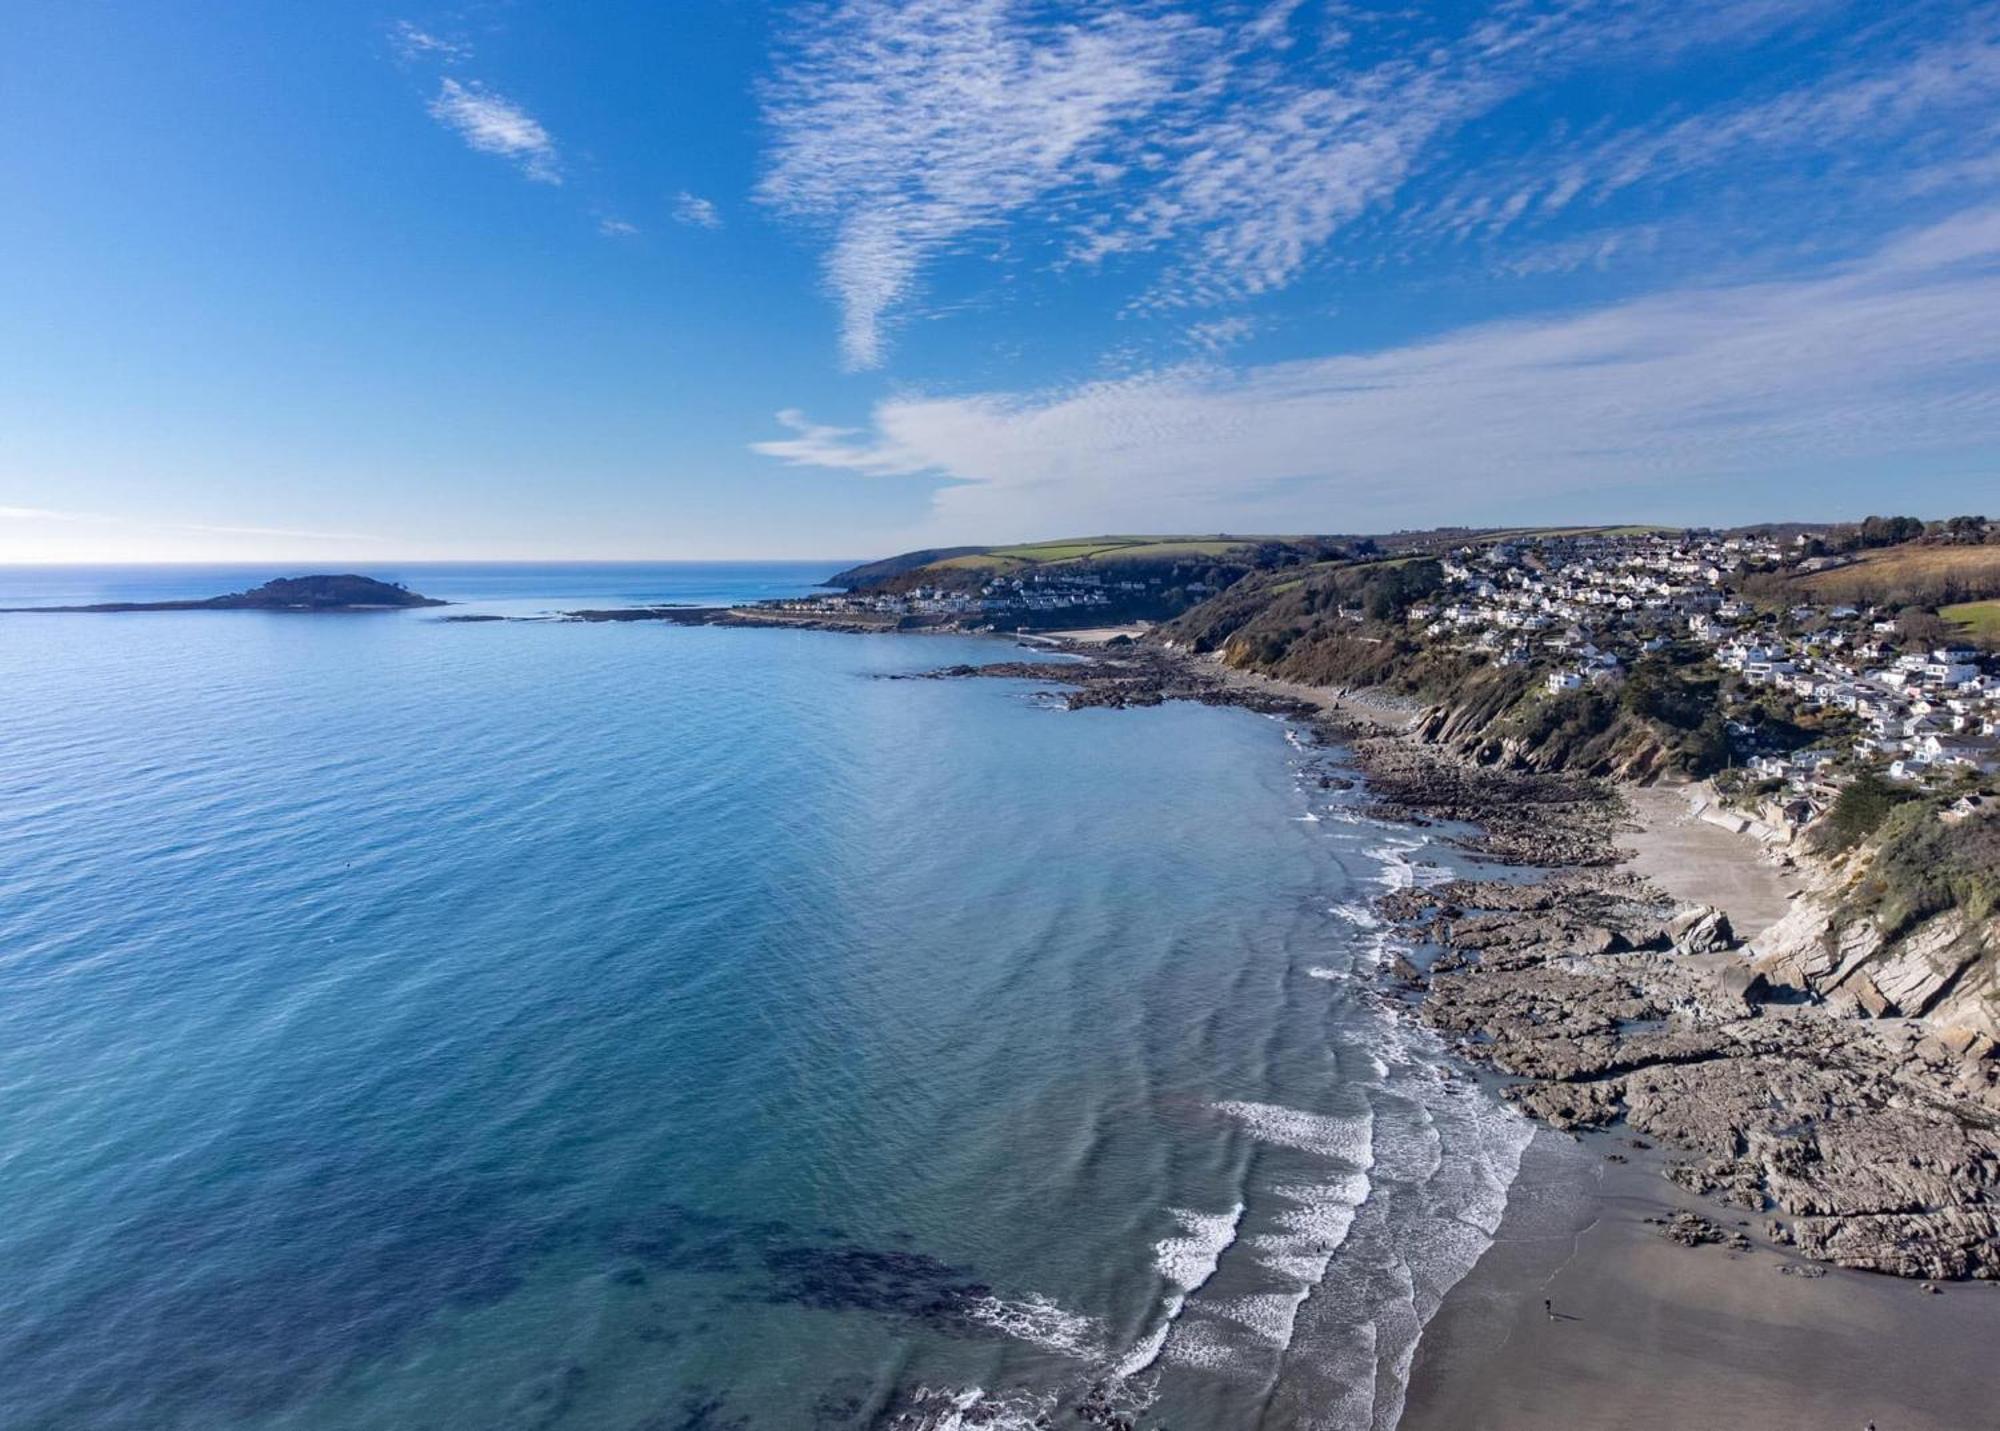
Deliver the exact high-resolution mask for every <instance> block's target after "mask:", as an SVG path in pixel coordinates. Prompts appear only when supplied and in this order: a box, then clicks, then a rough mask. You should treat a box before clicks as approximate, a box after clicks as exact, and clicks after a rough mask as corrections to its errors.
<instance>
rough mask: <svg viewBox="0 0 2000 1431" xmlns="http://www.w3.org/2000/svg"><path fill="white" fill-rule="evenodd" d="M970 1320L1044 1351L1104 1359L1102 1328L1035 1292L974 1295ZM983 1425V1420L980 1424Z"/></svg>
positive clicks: (1094, 1319) (1095, 1359)
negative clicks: (1013, 1296)
mask: <svg viewBox="0 0 2000 1431" xmlns="http://www.w3.org/2000/svg"><path fill="white" fill-rule="evenodd" d="M966 1315H967V1316H968V1317H970V1318H971V1319H972V1320H973V1321H975V1322H979V1323H981V1324H982V1325H985V1326H988V1327H991V1328H993V1329H994V1330H995V1331H997V1332H1001V1333H1004V1334H1005V1335H1007V1336H1010V1337H1012V1338H1014V1340H1016V1341H1021V1342H1027V1343H1029V1344H1030V1345H1033V1346H1038V1347H1041V1348H1043V1349H1044V1350H1047V1351H1053V1352H1060V1353H1061V1354H1062V1355H1064V1356H1069V1357H1075V1358H1076V1359H1077V1360H1078V1361H1102V1360H1103V1359H1104V1354H1105V1353H1104V1342H1105V1337H1104V1328H1103V1326H1102V1324H1100V1323H1099V1322H1098V1320H1097V1319H1096V1318H1095V1317H1090V1316H1086V1315H1084V1314H1083V1313H1082V1312H1072V1311H1070V1310H1069V1309H1068V1308H1066V1307H1062V1306H1058V1305H1057V1304H1056V1303H1054V1302H1052V1301H1050V1300H1049V1299H1048V1298H1047V1297H1044V1296H1042V1295H1040V1294H1039V1293H1031V1294H1030V1295H1028V1296H1026V1297H1024V1298H1022V1299H1021V1300H1020V1301H1017V1302H1009V1301H1003V1300H1001V1299H1000V1298H998V1297H990V1296H989V1297H978V1298H975V1299H974V1300H973V1301H972V1302H971V1303H970V1304H968V1306H967V1307H966ZM982 1424H983V1423H982Z"/></svg>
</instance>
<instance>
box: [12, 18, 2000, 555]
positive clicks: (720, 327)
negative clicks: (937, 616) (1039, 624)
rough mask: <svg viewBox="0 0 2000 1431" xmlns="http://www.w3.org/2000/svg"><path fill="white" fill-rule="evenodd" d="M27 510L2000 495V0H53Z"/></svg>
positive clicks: (1230, 520)
mask: <svg viewBox="0 0 2000 1431" xmlns="http://www.w3.org/2000/svg"><path fill="white" fill-rule="evenodd" d="M10 17H11V18H10V31H11V34H10V40H9V43H8V45H7V46H6V47H5V49H4V51H0V185H4V193H5V195H6V202H5V203H4V204H0V560H4V561H34V560H44V561H64V560H175V559H183V560H221V559H270V560H274V561H275V560H284V561H288V562H304V561H311V560H316V559H325V560H329V561H331V560H334V559H352V560H362V559H368V560H375V561H388V560H397V559H405V558H419V557H429V558H439V557H464V558H479V557H554V558H561V557H584V558H588V557H601V558H623V557H726V556H753V555H771V556H817V555H843V556H844V555H865V554H872V553H877V552H882V551H888V550H892V549H899V548H903V547H908V546H913V545H921V544H929V543H935V542H957V541H984V540H993V541H997V540H1011V539H1020V538H1028V537H1034V536H1041V535H1053V534H1062V533H1070V532H1083V531H1107V530H1119V531H1133V530H1150V531H1164V530H1234V531H1276V530H1314V531H1353V530H1381V529H1386V528H1393V527H1397V526H1405V525H1411V526H1428V525H1435V524H1439V523H1448V522H1467V523H1501V522H1516V521H1530V520H1542V519H1563V520H1579V521H1590V520H1605V521H1609V520H1627V519H1631V520H1660V521H1670V522H1739V521H1751V520H1761V519H1770V518H1781V517H1826V518H1836V517H1847V516H1856V515H1860V514H1863V513H1865V512H1868V511H1874V510H1886V509H1894V510H1908V511H1916V512H1919V513H1923V514H1929V515H1942V514H1946V513H1950V512H1957V511H1963V510H1995V509H2000V475H1996V474H1997V473H2000V341H1997V340H1996V334H2000V142H1996V141H2000V104H1996V103H1995V96H1996V95H2000V7H1995V6H1992V5H1968V4H1924V3H1915V4H1903V5H1897V6H1893V7H1885V6H1880V5H1874V4H1839V3H1823V2H1822V3H1811V0H1680V3H1674V4H1667V3H1633V0H1500V3H1482V4H1464V5H1459V4H1449V5H1447V4H1436V5H1422V6H1410V5H1407V4H1404V3H1394V0H1391V3H1382V4H1369V3H1357V4H1347V3H1328V0H1243V3H1208V4H1203V3H1197V0H1128V3H1075V4H1068V5H1056V4H1043V3H1033V0H832V3H812V4H783V3H773V4H769V5H757V4H749V3H735V2H734V0H675V3H672V4H664V5H663V4H658V3H632V4H621V3H606V4H600V5H595V6H591V7H588V8H587V11H586V10H585V9H583V8H581V7H572V6H554V5H548V4H540V3H529V0H517V2H516V3H495V4H483V3H474V4H470V5H459V6H452V7H446V8H424V7H420V6H418V7H409V8H394V7H391V8H384V9H371V8H369V7H367V6H353V5H337V6H334V5H306V4H269V3H265V4H249V3H242V4H212V5H200V6H187V5H178V4H149V3H137V2H136V0H132V2H131V3H125V4H121V5H117V6H93V5H76V4H67V3H64V4H57V3H46V0H29V3H26V4H24V5H17V6H16V7H14V9H13V10H11V11H10Z"/></svg>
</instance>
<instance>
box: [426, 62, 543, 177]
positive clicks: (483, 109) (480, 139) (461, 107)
mask: <svg viewBox="0 0 2000 1431" xmlns="http://www.w3.org/2000/svg"><path fill="white" fill-rule="evenodd" d="M430 112H431V118H433V119H435V120H437V122H438V123H440V124H442V125H444V126H445V127H446V128H448V129H453V130H456V131H457V132H458V135H459V137H460V138H461V139H463V140H464V141H465V142H466V144H467V145H468V146H470V147H471V148H473V149H475V150H477V151H478V152H479V153H481V154H497V155H499V156H500V157H501V158H503V159H510V160H512V161H513V162H514V163H515V164H517V165H519V166H520V169H521V172H522V173H523V174H526V175H527V176H528V177H529V178H530V179H533V180H534V181H535V182H537V183H541V184H560V183H561V182H562V165H561V159H560V156H559V155H558V153H557V151H556V144H555V141H554V140H553V139H551V138H550V137H549V132H548V131H547V130H546V129H544V128H542V126H541V123H540V122H539V121H538V120H536V119H535V117H534V116H533V115H531V114H529V113H528V111H527V110H525V109H523V108H521V106H520V105H518V104H516V103H514V102H513V101H512V100H510V99H507V98H506V97H505V96H503V95H499V94H496V93H494V92H493V91H492V90H490V89H488V88H487V87H486V86H485V85H482V84H480V83H478V82H477V81H474V80H468V81H466V82H465V83H463V84H461V83H459V82H458V81H457V80H455V79H451V78H449V77H447V78H446V79H445V81H444V83H443V84H442V85H441V86H440V87H439V89H438V94H437V98H436V99H434V100H432V101H431V103H430Z"/></svg>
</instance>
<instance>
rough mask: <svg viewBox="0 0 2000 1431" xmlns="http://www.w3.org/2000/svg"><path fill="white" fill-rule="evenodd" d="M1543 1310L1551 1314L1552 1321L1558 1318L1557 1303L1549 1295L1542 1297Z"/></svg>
mask: <svg viewBox="0 0 2000 1431" xmlns="http://www.w3.org/2000/svg"><path fill="white" fill-rule="evenodd" d="M1542 1310H1543V1311H1545V1312H1547V1313H1548V1314H1549V1320H1550V1321H1552V1322H1553V1321H1554V1320H1555V1319H1556V1304H1555V1303H1554V1302H1552V1301H1550V1300H1549V1299H1548V1298H1547V1297H1544V1298H1542Z"/></svg>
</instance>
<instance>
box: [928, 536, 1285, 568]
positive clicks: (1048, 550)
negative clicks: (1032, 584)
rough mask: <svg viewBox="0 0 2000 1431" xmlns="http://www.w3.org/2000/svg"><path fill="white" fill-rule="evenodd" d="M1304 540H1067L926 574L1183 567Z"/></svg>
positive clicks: (997, 550)
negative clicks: (1071, 566)
mask: <svg viewBox="0 0 2000 1431" xmlns="http://www.w3.org/2000/svg"><path fill="white" fill-rule="evenodd" d="M1301 540H1305V539H1304V538H1299V537H1270V536H1245V537H1237V536H1224V535H1216V536H1159V537H1136V536H1124V537H1121V536H1104V537H1065V538H1063V539H1062V540H1060V541H1052V542H1024V543H1021V544H1020V545H1018V546H1010V547H994V548H992V549H991V550H989V551H985V552H979V553H973V554H969V555H966V556H955V557H947V558H946V559H945V560H943V561H938V562H932V563H931V564H930V565H929V566H926V567H923V568H920V570H923V571H975V572H991V573H993V574H994V575H1007V574H1009V573H1013V572H1019V571H1023V570H1025V569H1026V568H1028V567H1033V566H1044V565H1051V564H1055V563H1061V562H1098V563H1115V562H1125V561H1168V562H1170V561H1180V560H1183V559H1186V558H1191V557H1192V558H1200V557H1217V558H1220V557H1226V556H1229V555H1230V554H1232V553H1234V552H1240V551H1243V550H1245V549H1246V548H1249V547H1253V546H1256V545H1257V544H1258V543H1260V542H1290V541H1301Z"/></svg>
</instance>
